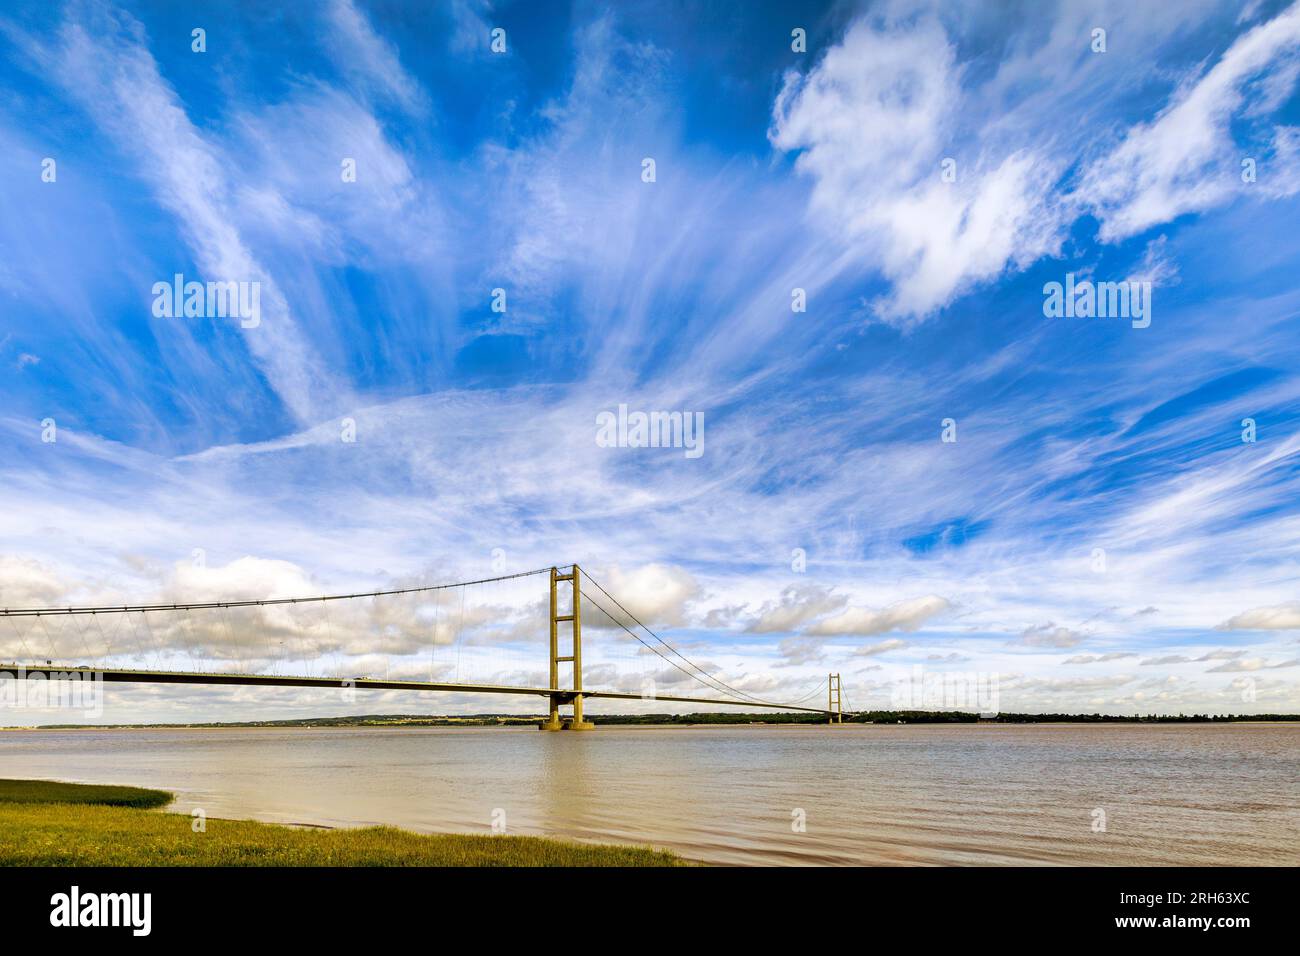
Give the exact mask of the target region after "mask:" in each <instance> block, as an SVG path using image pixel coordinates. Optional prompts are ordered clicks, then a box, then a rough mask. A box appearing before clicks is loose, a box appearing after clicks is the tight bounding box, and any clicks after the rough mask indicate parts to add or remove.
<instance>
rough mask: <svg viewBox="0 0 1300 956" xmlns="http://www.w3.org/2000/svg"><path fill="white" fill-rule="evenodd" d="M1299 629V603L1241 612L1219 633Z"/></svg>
mask: <svg viewBox="0 0 1300 956" xmlns="http://www.w3.org/2000/svg"><path fill="white" fill-rule="evenodd" d="M1296 628H1300V601H1290V602H1288V603H1286V604H1273V605H1269V606H1266V607H1256V608H1251V609H1250V610H1249V611H1242V612H1241V613H1240V614H1236V615H1234V616H1232V617H1230V618H1228V619H1227V620H1226V621H1224V622H1223V623H1222V624H1220V625H1219V626H1218V628H1217V630H1220V631H1289V630H1294V629H1296Z"/></svg>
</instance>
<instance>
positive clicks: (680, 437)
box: [596, 405, 704, 458]
mask: <svg viewBox="0 0 1300 956" xmlns="http://www.w3.org/2000/svg"><path fill="white" fill-rule="evenodd" d="M596 444H597V445H599V446H600V447H601V448H685V449H686V457H687V458H699V457H700V456H701V455H703V454H704V413H703V412H629V411H628V410H627V405H619V406H618V414H617V415H615V414H614V413H613V412H601V413H600V414H598V415H597V416H596Z"/></svg>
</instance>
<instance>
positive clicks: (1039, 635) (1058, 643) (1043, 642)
mask: <svg viewBox="0 0 1300 956" xmlns="http://www.w3.org/2000/svg"><path fill="white" fill-rule="evenodd" d="M1082 640H1083V635H1082V634H1080V633H1079V632H1078V631H1073V630H1071V629H1070V628H1068V627H1058V626H1056V625H1055V624H1053V623H1052V622H1051V621H1048V622H1047V623H1046V624H1039V625H1037V626H1035V627H1029V628H1026V629H1025V630H1024V632H1022V633H1021V635H1020V638H1019V640H1018V643H1020V644H1024V645H1026V646H1027V647H1074V646H1075V645H1076V644H1078V643H1079V642H1081V641H1082Z"/></svg>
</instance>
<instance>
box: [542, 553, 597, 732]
mask: <svg viewBox="0 0 1300 956" xmlns="http://www.w3.org/2000/svg"><path fill="white" fill-rule="evenodd" d="M581 574H582V572H581V571H580V570H579V568H578V566H577V565H576V564H575V565H573V569H572V570H571V571H570V573H568V574H561V573H560V571H559V569H558V568H551V690H553V691H557V693H553V694H551V695H550V702H551V706H550V714H549V716H548V717H547V718H546V720H544V721H542V722H541V723H540V724H538V725H537V726H538V729H540V730H595V729H596V725H595V724H593V723H592V722H591V721H589V720H585V719H584V718H583V716H582V584H581V583H580V581H581ZM561 581H568V582H569V583H570V584H571V585H572V586H573V611H572V613H570V614H561V613H560V605H559V587H558V585H559V583H560V582H561ZM562 623H570V624H572V626H573V632H572V633H573V652H572V653H571V654H568V655H566V656H561V655H560V624H562ZM562 662H572V663H573V689H572V690H568V691H561V690H560V664H561V663H562ZM568 703H572V704H573V717H572V718H570V719H568V720H565V719H563V718H561V717H560V705H561V704H568Z"/></svg>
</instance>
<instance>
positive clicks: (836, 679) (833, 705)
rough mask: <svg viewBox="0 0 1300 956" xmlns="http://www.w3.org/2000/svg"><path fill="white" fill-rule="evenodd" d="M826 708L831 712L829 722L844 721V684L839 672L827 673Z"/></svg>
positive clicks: (838, 722)
mask: <svg viewBox="0 0 1300 956" xmlns="http://www.w3.org/2000/svg"><path fill="white" fill-rule="evenodd" d="M826 678H827V680H826V709H827V710H829V711H830V712H831V717H830V720H829V723H832V724H842V723H844V685H843V684H842V683H841V682H840V675H839V674H827V675H826Z"/></svg>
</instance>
